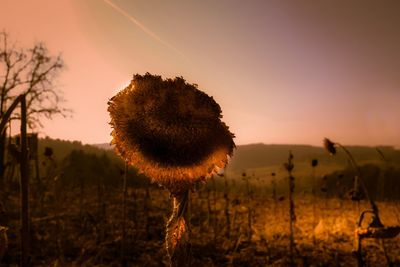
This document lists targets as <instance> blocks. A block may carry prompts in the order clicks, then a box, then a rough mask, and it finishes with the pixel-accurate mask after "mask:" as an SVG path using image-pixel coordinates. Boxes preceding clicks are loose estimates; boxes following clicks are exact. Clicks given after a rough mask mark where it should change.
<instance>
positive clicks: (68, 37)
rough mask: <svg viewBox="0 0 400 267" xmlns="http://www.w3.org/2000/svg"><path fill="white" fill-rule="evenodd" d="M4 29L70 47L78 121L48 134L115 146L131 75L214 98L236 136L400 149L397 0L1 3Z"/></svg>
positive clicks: (67, 75) (68, 93)
mask: <svg viewBox="0 0 400 267" xmlns="http://www.w3.org/2000/svg"><path fill="white" fill-rule="evenodd" d="M0 3H1V7H0V30H1V29H4V30H6V31H7V32H9V34H10V38H11V39H13V40H16V41H18V43H19V44H20V45H22V46H24V47H29V46H32V45H33V44H34V42H36V41H43V42H45V43H46V44H47V46H48V48H49V50H50V52H51V53H52V54H54V55H57V53H59V52H61V53H62V55H63V58H64V61H65V63H66V65H67V68H66V69H65V70H64V71H63V72H62V73H61V75H60V76H59V78H58V79H57V83H58V85H59V89H61V90H62V91H63V92H64V98H65V99H66V100H67V102H66V103H65V106H66V107H68V108H71V109H73V110H74V114H73V117H72V118H68V119H63V118H62V117H55V118H54V119H53V120H52V121H44V128H42V129H40V130H39V131H40V133H41V136H46V135H48V136H50V137H53V138H61V139H67V140H79V141H82V142H83V143H105V142H109V141H110V139H111V137H110V132H111V129H110V126H109V125H108V122H109V115H108V113H107V101H108V99H109V98H111V97H112V96H113V95H114V94H115V93H116V92H117V91H118V90H120V89H123V88H124V86H125V85H127V84H128V83H129V82H130V79H131V77H132V75H133V74H135V73H140V74H144V73H145V72H150V73H152V74H159V75H162V76H163V77H165V78H170V77H175V76H183V77H184V78H185V79H186V80H187V81H188V82H189V83H196V84H198V85H199V89H201V90H202V91H204V92H206V93H207V94H209V95H212V96H213V97H214V98H215V99H216V101H217V102H218V103H219V104H220V105H221V108H222V110H223V115H224V118H223V120H224V121H225V122H226V123H227V124H228V125H229V126H230V129H231V131H232V132H234V133H235V134H236V140H235V141H236V143H237V144H247V143H256V142H257V143H259V142H263V143H267V144H270V143H276V144H278V143H286V144H287V143H292V144H294V143H296V144H312V145H321V140H322V139H323V137H325V136H326V137H329V138H331V139H333V140H335V141H339V142H341V143H343V144H359V145H395V146H400V16H399V14H400V1H396V0H392V1H390V0H387V1H311V0H309V1H300V0H292V1H283V0H275V1H273V0H270V1H265V0H260V1H256V0H250V1H242V0H218V1H216V0H202V1H194V0H193V1H183V0H181V1H177V0H169V1H165V0H154V1H153V0H142V1H136V0H57V1H54V0H35V1H28V0H1V2H0Z"/></svg>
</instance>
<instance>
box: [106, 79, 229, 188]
mask: <svg viewBox="0 0 400 267" xmlns="http://www.w3.org/2000/svg"><path fill="white" fill-rule="evenodd" d="M108 104H109V106H108V111H109V113H110V117H111V122H110V124H111V126H112V128H113V131H112V137H113V140H112V143H113V144H115V148H116V151H117V153H118V154H119V155H120V156H121V157H122V158H124V159H125V160H126V161H127V162H128V163H130V164H131V165H133V166H135V167H137V168H138V169H139V171H141V172H142V173H144V174H145V175H147V176H148V177H150V178H151V179H152V180H153V181H155V182H158V183H159V184H161V185H163V186H165V187H166V188H168V189H169V190H170V191H171V192H173V193H175V192H180V191H181V190H186V189H187V188H188V187H191V186H192V185H193V184H194V183H195V182H198V181H201V180H204V179H206V178H207V177H210V176H211V175H212V174H213V173H215V172H217V171H218V170H219V169H220V168H224V167H225V165H226V163H227V159H228V156H231V155H232V152H233V149H234V147H235V144H234V142H233V137H234V135H233V134H232V133H231V132H230V131H229V129H228V127H227V126H226V125H225V124H224V123H223V122H222V121H221V118H222V115H221V108H220V106H219V105H218V104H217V103H216V102H215V101H214V99H213V98H212V97H210V96H208V95H207V94H205V93H204V92H202V91H200V90H198V89H197V86H196V85H192V84H188V83H187V82H186V81H185V80H184V79H183V78H179V77H177V78H175V79H166V80H163V79H162V78H161V76H156V75H151V74H149V73H147V74H145V75H138V74H137V75H134V77H133V80H132V81H131V83H130V85H129V86H128V87H126V88H125V89H123V90H122V91H120V92H119V93H118V94H117V95H115V96H114V97H113V98H111V100H110V101H109V103H108Z"/></svg>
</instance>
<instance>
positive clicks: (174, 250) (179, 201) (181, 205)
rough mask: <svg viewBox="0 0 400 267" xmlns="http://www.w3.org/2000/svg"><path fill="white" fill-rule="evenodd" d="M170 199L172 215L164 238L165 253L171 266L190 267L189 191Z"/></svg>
mask: <svg viewBox="0 0 400 267" xmlns="http://www.w3.org/2000/svg"><path fill="white" fill-rule="evenodd" d="M172 198H173V209H172V215H171V217H170V219H169V220H168V222H167V231H166V236H165V244H166V248H167V253H168V256H169V257H170V260H171V266H173V267H175V266H176V267H178V266H190V229H189V212H188V204H189V190H187V191H185V192H183V193H181V194H179V195H173V196H172Z"/></svg>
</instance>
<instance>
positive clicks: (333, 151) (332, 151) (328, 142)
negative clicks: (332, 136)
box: [324, 138, 336, 155]
mask: <svg viewBox="0 0 400 267" xmlns="http://www.w3.org/2000/svg"><path fill="white" fill-rule="evenodd" d="M324 147H325V149H326V150H328V152H329V153H330V154H331V155H335V154H336V147H335V143H334V142H332V141H331V140H329V139H328V138H324Z"/></svg>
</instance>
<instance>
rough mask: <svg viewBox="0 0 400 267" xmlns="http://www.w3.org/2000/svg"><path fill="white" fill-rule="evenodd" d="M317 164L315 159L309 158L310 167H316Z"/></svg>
mask: <svg viewBox="0 0 400 267" xmlns="http://www.w3.org/2000/svg"><path fill="white" fill-rule="evenodd" d="M317 165H318V160H317V159H313V160H311V167H317Z"/></svg>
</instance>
